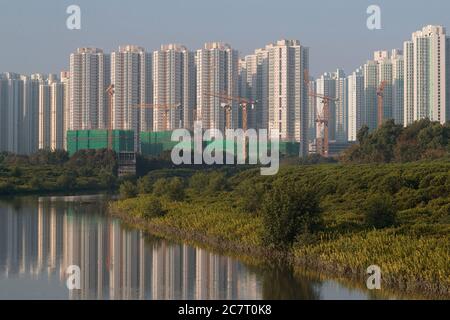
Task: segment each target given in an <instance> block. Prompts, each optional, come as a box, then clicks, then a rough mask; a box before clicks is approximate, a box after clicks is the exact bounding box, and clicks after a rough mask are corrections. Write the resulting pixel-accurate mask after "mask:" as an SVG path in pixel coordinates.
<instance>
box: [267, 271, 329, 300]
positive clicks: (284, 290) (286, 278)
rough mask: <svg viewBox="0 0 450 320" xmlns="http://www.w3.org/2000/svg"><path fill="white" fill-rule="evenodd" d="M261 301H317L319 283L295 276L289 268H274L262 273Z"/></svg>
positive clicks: (318, 297)
mask: <svg viewBox="0 0 450 320" xmlns="http://www.w3.org/2000/svg"><path fill="white" fill-rule="evenodd" d="M262 275H263V278H262V280H263V286H262V287H263V299H268V300H318V299H320V285H321V283H320V281H318V280H316V279H312V278H309V277H299V276H295V275H294V272H293V270H292V269H291V268H287V267H280V266H278V267H274V268H272V269H267V270H264V271H263V272H262Z"/></svg>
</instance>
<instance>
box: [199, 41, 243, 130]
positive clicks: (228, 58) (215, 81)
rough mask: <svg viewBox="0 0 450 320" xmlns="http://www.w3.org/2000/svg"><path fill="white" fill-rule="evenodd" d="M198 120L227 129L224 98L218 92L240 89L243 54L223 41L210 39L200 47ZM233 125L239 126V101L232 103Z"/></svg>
mask: <svg viewBox="0 0 450 320" xmlns="http://www.w3.org/2000/svg"><path fill="white" fill-rule="evenodd" d="M196 64H197V115H196V117H197V120H198V121H201V122H202V125H203V129H220V130H222V131H223V130H224V129H225V110H224V108H223V107H222V103H223V101H222V100H221V99H220V98H217V97H214V96H213V95H214V94H226V95H228V96H234V97H235V96H237V95H238V93H239V88H238V87H239V78H238V77H239V75H238V73H239V70H238V69H239V55H238V52H237V51H236V50H233V49H232V48H231V46H230V45H228V44H226V43H223V42H211V43H206V44H205V47H204V48H203V49H199V50H197V56H196ZM231 107H232V113H231V127H232V128H237V126H238V107H239V106H238V104H237V103H236V102H233V103H231Z"/></svg>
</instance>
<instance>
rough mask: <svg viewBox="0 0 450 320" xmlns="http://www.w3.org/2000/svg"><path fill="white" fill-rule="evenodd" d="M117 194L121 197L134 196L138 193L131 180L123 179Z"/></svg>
mask: <svg viewBox="0 0 450 320" xmlns="http://www.w3.org/2000/svg"><path fill="white" fill-rule="evenodd" d="M119 194H120V197H121V198H122V199H128V198H135V197H136V196H137V194H138V192H137V188H136V185H135V184H134V183H132V182H131V181H125V182H124V183H122V184H121V185H120V188H119Z"/></svg>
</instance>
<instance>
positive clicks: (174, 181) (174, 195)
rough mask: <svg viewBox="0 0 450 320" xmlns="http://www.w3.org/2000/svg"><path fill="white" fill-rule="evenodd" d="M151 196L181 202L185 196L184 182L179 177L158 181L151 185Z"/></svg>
mask: <svg viewBox="0 0 450 320" xmlns="http://www.w3.org/2000/svg"><path fill="white" fill-rule="evenodd" d="M153 194H154V195H155V196H158V197H163V196H166V197H167V198H169V199H170V200H173V201H181V200H183V199H184V196H185V192H184V182H183V180H182V179H181V178H179V177H174V178H170V179H166V178H161V179H158V180H156V182H155V184H154V185H153Z"/></svg>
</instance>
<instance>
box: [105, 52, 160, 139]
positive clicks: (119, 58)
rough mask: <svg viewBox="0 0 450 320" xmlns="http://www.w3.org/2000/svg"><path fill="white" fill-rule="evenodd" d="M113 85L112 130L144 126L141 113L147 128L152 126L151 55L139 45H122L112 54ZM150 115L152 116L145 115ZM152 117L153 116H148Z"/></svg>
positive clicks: (135, 128)
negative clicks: (148, 106)
mask: <svg viewBox="0 0 450 320" xmlns="http://www.w3.org/2000/svg"><path fill="white" fill-rule="evenodd" d="M111 84H113V85H114V91H115V93H114V97H113V110H112V117H113V119H112V123H113V129H122V130H134V131H135V133H136V136H137V134H138V132H140V131H142V129H141V114H142V115H143V116H144V119H142V120H143V122H144V124H145V128H144V129H147V128H148V127H149V126H150V125H151V121H152V118H151V115H149V114H150V113H151V112H152V110H151V109H149V108H145V105H148V104H151V103H152V92H151V55H150V54H148V53H146V52H145V50H144V49H143V48H141V47H137V46H123V47H120V48H119V51H117V52H113V53H112V54H111ZM146 116H149V117H146ZM149 118H150V119H149Z"/></svg>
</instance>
